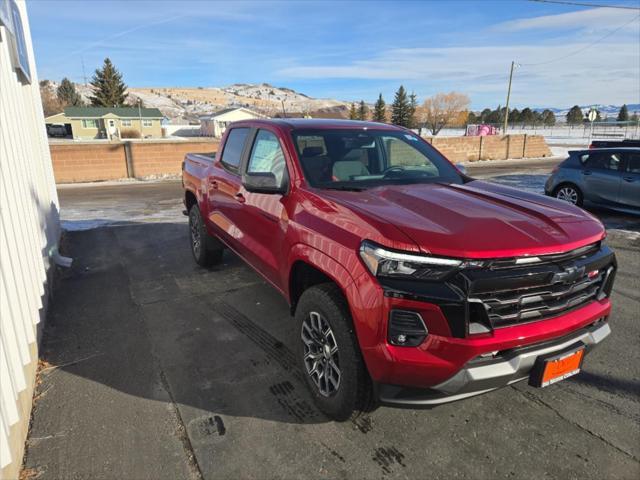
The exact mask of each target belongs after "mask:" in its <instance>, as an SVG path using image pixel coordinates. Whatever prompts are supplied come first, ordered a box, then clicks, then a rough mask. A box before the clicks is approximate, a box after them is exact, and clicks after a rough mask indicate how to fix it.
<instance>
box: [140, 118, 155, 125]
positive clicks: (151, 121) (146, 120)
mask: <svg viewBox="0 0 640 480" xmlns="http://www.w3.org/2000/svg"><path fill="white" fill-rule="evenodd" d="M142 126H143V127H151V126H153V120H149V119H147V118H145V119H144V120H142Z"/></svg>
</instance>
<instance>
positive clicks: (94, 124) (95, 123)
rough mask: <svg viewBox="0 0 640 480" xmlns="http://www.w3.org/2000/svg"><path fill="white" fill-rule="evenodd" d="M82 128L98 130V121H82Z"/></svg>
mask: <svg viewBox="0 0 640 480" xmlns="http://www.w3.org/2000/svg"><path fill="white" fill-rule="evenodd" d="M82 128H98V121H97V120H82Z"/></svg>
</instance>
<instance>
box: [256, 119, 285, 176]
mask: <svg viewBox="0 0 640 480" xmlns="http://www.w3.org/2000/svg"><path fill="white" fill-rule="evenodd" d="M285 169H286V165H285V160H284V154H283V153H282V148H281V147H280V142H279V141H278V137H276V136H275V135H274V134H273V133H271V132H269V131H268V130H259V131H258V134H257V135H256V139H255V142H254V143H253V148H252V150H251V156H250V157H249V164H248V165H247V173H267V172H270V173H273V174H274V175H275V176H276V182H277V184H278V185H280V184H282V179H283V177H284V172H285Z"/></svg>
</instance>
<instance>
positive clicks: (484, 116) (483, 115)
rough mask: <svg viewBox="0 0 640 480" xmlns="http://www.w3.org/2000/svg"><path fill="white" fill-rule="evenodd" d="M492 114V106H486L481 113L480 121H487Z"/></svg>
mask: <svg viewBox="0 0 640 480" xmlns="http://www.w3.org/2000/svg"><path fill="white" fill-rule="evenodd" d="M490 116H491V109H490V108H485V109H484V110H482V112H481V113H480V122H482V123H487V122H488V121H489V117H490Z"/></svg>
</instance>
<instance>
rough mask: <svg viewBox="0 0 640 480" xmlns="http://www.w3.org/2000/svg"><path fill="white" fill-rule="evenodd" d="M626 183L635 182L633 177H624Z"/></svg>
mask: <svg viewBox="0 0 640 480" xmlns="http://www.w3.org/2000/svg"><path fill="white" fill-rule="evenodd" d="M622 179H623V180H624V181H625V182H633V177H622Z"/></svg>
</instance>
